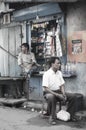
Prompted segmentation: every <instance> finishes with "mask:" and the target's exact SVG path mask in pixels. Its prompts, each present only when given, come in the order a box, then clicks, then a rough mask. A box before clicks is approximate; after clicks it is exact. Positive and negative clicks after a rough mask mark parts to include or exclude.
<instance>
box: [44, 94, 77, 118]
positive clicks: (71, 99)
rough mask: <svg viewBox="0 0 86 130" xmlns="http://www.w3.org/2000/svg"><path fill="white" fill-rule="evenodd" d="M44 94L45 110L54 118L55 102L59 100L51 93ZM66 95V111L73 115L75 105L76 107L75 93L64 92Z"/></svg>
mask: <svg viewBox="0 0 86 130" xmlns="http://www.w3.org/2000/svg"><path fill="white" fill-rule="evenodd" d="M44 96H45V98H46V100H47V103H48V106H47V112H48V114H49V115H51V116H52V118H55V117H56V103H57V102H58V101H61V100H60V99H59V98H58V97H56V96H55V95H53V94H51V93H46V94H44ZM66 96H67V101H66V102H67V111H68V112H69V113H70V115H71V116H73V115H74V114H75V112H76V107H77V103H76V101H77V100H76V96H75V94H72V93H66Z"/></svg>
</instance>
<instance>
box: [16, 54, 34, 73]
mask: <svg viewBox="0 0 86 130" xmlns="http://www.w3.org/2000/svg"><path fill="white" fill-rule="evenodd" d="M32 63H36V60H35V56H34V54H33V53H32V52H30V53H28V54H24V53H22V52H20V53H19V55H18V65H23V66H24V68H23V69H24V71H25V72H28V71H29V70H30V69H31V65H32Z"/></svg>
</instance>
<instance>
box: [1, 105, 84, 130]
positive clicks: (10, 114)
mask: <svg viewBox="0 0 86 130" xmlns="http://www.w3.org/2000/svg"><path fill="white" fill-rule="evenodd" d="M85 114H86V112H85V113H81V115H85ZM79 115H80V113H79ZM85 116H86V115H85ZM38 129H40V130H85V129H86V118H83V119H82V120H80V121H78V122H63V121H59V120H57V125H56V126H51V125H49V124H48V119H47V118H46V119H43V118H42V117H41V116H40V114H39V112H37V111H34V112H32V111H28V110H26V109H25V110H24V109H17V108H9V107H5V106H0V130H38Z"/></svg>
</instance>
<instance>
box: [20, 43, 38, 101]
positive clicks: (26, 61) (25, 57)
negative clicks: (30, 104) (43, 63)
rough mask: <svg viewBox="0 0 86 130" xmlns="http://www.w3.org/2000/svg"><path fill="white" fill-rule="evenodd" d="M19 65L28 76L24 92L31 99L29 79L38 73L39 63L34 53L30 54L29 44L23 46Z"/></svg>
mask: <svg viewBox="0 0 86 130" xmlns="http://www.w3.org/2000/svg"><path fill="white" fill-rule="evenodd" d="M18 65H19V66H20V67H21V68H22V70H23V73H24V75H25V76H26V83H25V86H24V92H25V94H26V98H27V99H29V87H28V86H29V78H30V76H31V75H32V73H33V72H35V71H37V66H38V64H37V62H36V59H35V56H34V53H32V52H30V50H29V44H28V43H23V44H22V45H21V52H20V53H19V55H18Z"/></svg>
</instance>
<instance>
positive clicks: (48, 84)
mask: <svg viewBox="0 0 86 130" xmlns="http://www.w3.org/2000/svg"><path fill="white" fill-rule="evenodd" d="M60 67H61V62H60V59H59V58H58V57H51V60H50V68H49V70H47V71H46V72H45V73H44V75H43V83H42V86H43V92H44V96H45V98H46V100H47V102H48V107H47V115H49V116H50V118H49V122H50V123H51V124H52V125H55V124H56V103H57V101H62V100H63V101H67V102H68V108H67V111H68V112H69V113H70V115H71V119H72V120H73V121H75V118H74V113H75V111H76V97H75V94H71V93H65V89H64V84H65V81H64V79H63V77H62V73H61V71H60V69H59V68H60Z"/></svg>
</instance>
